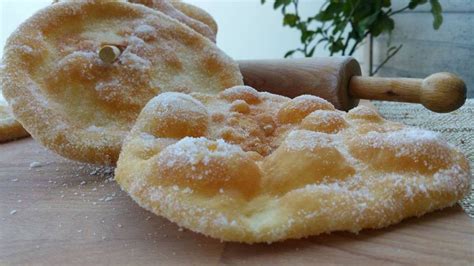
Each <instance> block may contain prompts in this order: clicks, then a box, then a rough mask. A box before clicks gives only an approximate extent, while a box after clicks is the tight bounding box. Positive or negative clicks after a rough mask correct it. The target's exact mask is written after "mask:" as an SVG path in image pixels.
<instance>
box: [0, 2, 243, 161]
mask: <svg viewBox="0 0 474 266" xmlns="http://www.w3.org/2000/svg"><path fill="white" fill-rule="evenodd" d="M104 44H113V45H117V46H119V47H121V48H122V49H123V53H122V55H121V56H120V57H119V59H118V60H117V61H116V62H115V63H113V64H111V65H108V64H105V63H103V62H102V61H101V60H100V59H99V57H98V53H97V50H98V49H100V47H101V46H102V45H104ZM4 63H5V75H4V78H3V79H2V81H3V84H4V91H5V97H6V98H7V100H9V102H10V104H11V105H12V108H13V111H14V113H15V115H16V117H17V118H18V120H19V121H21V122H22V124H24V126H25V127H26V128H27V130H28V131H29V132H31V133H32V135H33V136H34V137H35V138H36V139H39V140H40V141H41V142H42V143H43V144H45V145H46V146H47V147H49V148H51V149H52V150H54V151H56V152H58V153H59V154H61V155H63V156H65V157H68V158H71V159H75V160H80V161H86V162H92V163H114V162H115V161H116V160H117V158H118V154H119V151H120V147H121V143H122V140H123V138H124V136H125V134H126V133H127V132H128V130H129V129H130V128H131V126H132V125H133V122H134V121H135V119H136V117H137V115H138V113H139V112H140V110H141V109H142V107H143V106H144V105H145V104H146V102H147V101H148V100H149V99H151V98H152V97H153V96H155V95H157V94H159V93H161V92H166V91H181V92H191V91H200V92H209V93H215V92H218V91H221V90H223V89H224V88H228V87H231V86H233V85H238V84H242V76H241V74H240V71H239V69H238V65H237V64H236V63H235V62H234V61H233V60H232V59H230V58H229V57H227V56H226V55H225V54H224V53H223V52H222V51H220V50H219V49H218V48H217V47H216V46H215V45H214V44H213V43H212V42H210V41H209V40H208V39H206V38H204V37H203V36H201V35H200V34H198V33H196V32H194V31H193V30H191V29H189V28H188V27H185V26H184V25H182V24H181V23H179V22H177V21H175V20H173V19H170V18H168V17H167V16H165V15H163V14H162V13H159V12H156V11H154V10H152V9H149V8H146V7H144V6H142V5H137V4H129V3H121V2H108V1H89V2H88V3H85V2H80V3H79V2H68V3H58V4H54V5H51V6H50V7H48V8H46V9H43V10H41V11H40V12H38V13H37V14H35V15H34V16H33V17H32V18H30V19H29V20H28V21H26V22H25V23H23V24H22V25H21V26H20V27H19V29H18V30H17V31H16V32H15V33H14V34H13V35H12V37H11V38H10V39H9V41H8V43H7V45H6V47H5V56H4Z"/></svg>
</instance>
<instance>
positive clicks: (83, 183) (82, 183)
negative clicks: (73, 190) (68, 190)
mask: <svg viewBox="0 0 474 266" xmlns="http://www.w3.org/2000/svg"><path fill="white" fill-rule="evenodd" d="M86 183H87V182H86V181H82V182H81V183H79V185H81V186H83V185H85V184H86Z"/></svg>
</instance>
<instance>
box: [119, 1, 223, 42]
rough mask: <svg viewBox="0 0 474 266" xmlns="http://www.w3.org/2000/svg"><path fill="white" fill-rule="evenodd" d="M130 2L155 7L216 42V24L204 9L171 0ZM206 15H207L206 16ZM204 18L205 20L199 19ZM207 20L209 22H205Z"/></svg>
mask: <svg viewBox="0 0 474 266" xmlns="http://www.w3.org/2000/svg"><path fill="white" fill-rule="evenodd" d="M127 1H129V2H131V3H136V4H142V5H145V6H147V7H149V8H153V9H156V10H158V11H160V12H163V13H164V14H166V15H168V16H170V17H172V18H174V19H176V20H178V21H179V22H181V23H184V24H186V25H187V26H189V27H190V28H192V29H193V30H195V31H197V32H199V33H201V34H202V35H203V36H205V37H207V38H209V39H210V40H212V41H213V42H216V35H217V27H216V26H217V24H216V23H215V21H214V19H212V17H210V15H209V14H207V13H206V12H205V11H203V10H202V9H200V8H197V7H195V6H192V5H189V4H183V3H181V4H180V3H178V2H176V1H173V0H127ZM206 15H207V16H206ZM197 16H198V17H199V18H201V19H205V21H201V19H198V18H197ZM207 22H208V23H209V24H207ZM212 22H214V24H213V23H212Z"/></svg>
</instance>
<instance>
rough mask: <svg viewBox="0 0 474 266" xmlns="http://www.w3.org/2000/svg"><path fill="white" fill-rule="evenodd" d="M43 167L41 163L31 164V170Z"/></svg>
mask: <svg viewBox="0 0 474 266" xmlns="http://www.w3.org/2000/svg"><path fill="white" fill-rule="evenodd" d="M41 166H43V165H42V164H41V163H40V162H32V163H30V168H38V167H41Z"/></svg>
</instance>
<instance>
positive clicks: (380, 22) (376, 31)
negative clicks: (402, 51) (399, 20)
mask: <svg viewBox="0 0 474 266" xmlns="http://www.w3.org/2000/svg"><path fill="white" fill-rule="evenodd" d="M394 28H395V21H393V19H392V18H390V17H389V16H387V14H385V13H380V14H379V16H378V17H377V20H376V21H375V22H374V24H373V25H372V27H371V28H370V34H372V36H374V37H377V36H379V35H380V34H381V33H382V32H391V31H392V30H393V29H394Z"/></svg>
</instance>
